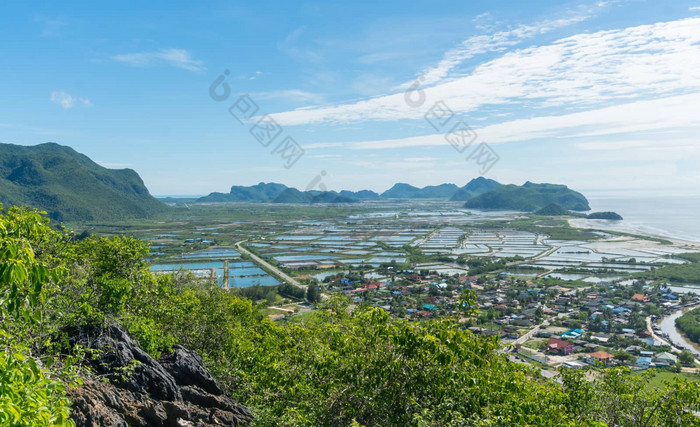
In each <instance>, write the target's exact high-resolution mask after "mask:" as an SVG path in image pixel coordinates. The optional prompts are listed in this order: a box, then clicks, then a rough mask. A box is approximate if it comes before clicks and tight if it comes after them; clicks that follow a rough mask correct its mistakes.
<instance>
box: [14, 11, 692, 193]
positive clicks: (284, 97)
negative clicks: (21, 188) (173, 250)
mask: <svg viewBox="0 0 700 427" xmlns="http://www.w3.org/2000/svg"><path fill="white" fill-rule="evenodd" d="M0 36H1V40H2V41H1V42H0V55H1V56H2V58H3V67H1V68H0V94H1V95H2V99H3V101H4V102H3V103H2V105H0V142H6V143H15V144H23V145H34V144H38V143H42V142H47V141H53V142H58V143H60V144H64V145H69V146H71V147H73V148H75V149H76V150H78V151H80V152H82V153H84V154H86V155H88V156H90V157H91V158H92V159H94V160H96V161H98V162H99V163H101V164H102V165H104V166H106V167H114V168H122V167H129V168H133V169H135V170H136V171H137V172H139V174H140V175H141V176H142V178H143V179H144V181H145V183H146V185H147V186H148V187H149V189H150V190H151V192H152V193H153V194H159V195H166V194H206V193H209V192H211V191H228V188H230V186H231V185H250V184H255V183H258V182H261V181H265V182H271V181H272V182H282V183H285V184H287V185H292V186H296V187H299V188H306V187H307V185H308V184H309V183H310V182H312V181H314V178H315V177H317V176H319V175H320V174H321V173H322V171H323V172H324V173H323V179H322V180H321V181H320V183H321V184H322V185H323V186H325V188H328V189H336V190H339V189H351V190H359V189H363V188H369V189H372V190H376V191H383V190H385V189H387V188H388V187H389V186H391V185H392V184H393V183H394V182H407V183H410V184H413V185H418V186H423V185H430V184H439V183H442V182H454V183H456V184H458V185H464V184H465V183H466V182H467V181H469V180H470V179H471V178H474V177H476V176H478V175H479V174H480V172H481V171H480V166H479V165H478V164H477V163H476V162H474V161H473V160H474V158H473V157H472V158H471V159H470V160H468V159H467V156H468V155H469V154H470V153H472V152H473V150H475V149H476V148H477V147H478V146H479V144H481V143H486V144H488V147H490V149H491V150H493V152H495V153H496V154H497V156H498V157H499V161H498V162H497V163H495V164H494V165H493V166H492V167H491V168H490V169H489V170H488V171H487V172H486V173H485V176H487V177H489V178H493V179H496V180H499V181H501V182H505V183H522V182H524V181H526V180H531V181H534V182H556V183H565V184H568V185H569V186H571V187H573V188H575V189H578V190H581V191H589V192H594V191H596V192H603V191H610V192H645V193H661V194H667V195H668V194H678V195H681V194H693V195H699V193H700V190H698V189H700V168H698V165H699V164H700V144H699V142H700V138H699V135H700V0H694V1H673V2H658V1H643V0H638V1H635V0H627V1H625V0H619V1H613V0H608V1H563V2H550V1H528V2H521V1H508V2H506V1H492V2H475V1H463V2H454V1H451V2H446V1H435V0H432V1H415V2H410V4H406V2H402V1H383V2H368V1H356V2H329V1H324V2H292V1H286V2H281V1H280V2H269V1H260V2H218V1H213V2H202V3H201V4H195V3H194V2H176V1H170V2H129V1H124V2H120V3H119V4H115V5H112V6H104V5H100V6H99V7H97V6H96V5H95V3H94V2H71V5H70V6H69V5H65V4H61V3H59V2H46V3H43V2H41V3H40V2H31V3H30V2H19V1H17V2H14V1H8V2H3V4H2V5H1V6H0ZM225 70H228V73H227V74H226V75H225V76H226V78H225V80H224V81H225V83H226V84H227V85H228V87H229V88H230V96H229V97H228V98H227V99H226V100H223V101H215V100H214V99H212V98H211V97H210V94H209V92H210V87H211V86H212V83H213V82H214V81H215V80H216V79H217V78H218V77H219V76H222V75H224V74H223V73H224V71H225ZM417 79H420V80H418V81H419V83H420V85H419V86H418V87H417V90H419V91H420V92H421V93H422V94H423V95H424V97H425V98H424V100H423V102H422V103H420V105H417V104H415V103H414V104H413V105H411V104H410V103H408V102H407V101H406V97H405V93H406V91H407V90H409V87H411V84H412V83H413V82H416V81H417ZM216 89H217V90H218V92H216V93H221V90H223V89H222V87H221V86H217V87H216ZM414 89H415V87H414ZM411 93H417V92H415V91H414V92H411ZM241 95H248V98H246V99H248V100H250V101H251V102H254V103H255V105H256V106H257V110H256V112H255V114H254V115H252V117H251V119H250V120H248V121H244V122H243V123H239V122H238V121H237V120H236V119H235V118H234V117H233V116H232V115H231V114H230V113H229V108H230V107H231V106H232V105H237V106H240V105H241V104H236V102H237V100H239V96H241ZM435 105H438V106H439V107H440V108H441V109H439V110H435V109H434V108H433V107H434V106H435ZM445 108H449V111H450V112H451V113H450V114H451V116H450V117H451V119H450V120H449V121H447V123H446V124H444V125H443V124H441V123H440V124H439V125H438V126H436V127H433V126H431V123H429V121H428V120H426V114H427V115H428V117H429V118H430V119H431V120H432V122H433V124H435V123H436V120H437V119H436V117H437V116H436V115H435V114H437V113H436V111H441V112H443V113H444V112H445V111H446V110H445ZM431 112H432V113H433V114H432V115H431ZM445 117H447V116H444V115H442V116H440V118H441V119H445ZM262 118H264V119H265V120H267V119H270V118H271V119H272V120H274V121H275V123H276V124H277V126H278V128H279V129H281V133H280V134H279V136H278V137H277V138H276V139H275V140H273V141H272V142H270V143H269V145H267V146H266V147H265V146H263V145H261V144H260V143H259V142H258V141H257V140H256V138H255V137H254V136H253V135H252V134H251V132H250V131H251V127H252V126H254V124H255V123H256V122H257V121H258V120H259V119H262ZM457 123H462V124H466V125H468V126H469V128H470V129H471V130H472V131H473V132H474V134H470V135H471V138H472V139H473V142H472V144H471V145H469V146H468V147H466V148H465V149H464V150H463V151H462V152H459V151H458V150H456V149H455V148H454V147H453V146H451V145H450V144H449V143H448V142H447V141H446V138H445V135H446V134H448V133H449V132H450V129H452V126H453V125H455V124H457ZM474 135H476V136H475V138H473V137H474ZM287 137H288V138H292V139H293V140H294V141H295V142H296V143H297V144H298V146H299V147H301V148H303V150H304V151H303V155H301V157H299V158H298V160H297V161H296V162H294V164H293V165H292V166H291V167H285V166H289V163H290V162H291V161H288V162H285V159H283V158H282V154H284V150H280V148H279V144H280V143H281V142H282V141H283V139H284V138H287ZM472 139H470V141H471V140H472ZM287 141H289V140H287ZM265 142H267V141H265Z"/></svg>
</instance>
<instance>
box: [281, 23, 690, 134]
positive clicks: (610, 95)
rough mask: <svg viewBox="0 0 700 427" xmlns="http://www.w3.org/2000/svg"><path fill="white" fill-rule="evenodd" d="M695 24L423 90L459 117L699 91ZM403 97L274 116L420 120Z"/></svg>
mask: <svg viewBox="0 0 700 427" xmlns="http://www.w3.org/2000/svg"><path fill="white" fill-rule="evenodd" d="M698 27H700V18H688V19H683V20H678V21H671V22H663V23H657V24H653V25H643V26H638V27H631V28H626V29H620V30H610V31H600V32H596V33H590V34H589V33H584V34H578V35H575V36H572V37H567V38H564V39H560V40H558V41H556V42H554V43H551V44H549V45H544V46H534V47H530V48H526V49H520V50H516V51H512V52H508V53H506V54H504V55H503V56H501V57H499V58H496V59H493V60H491V61H488V62H485V63H483V64H481V65H480V66H478V67H476V68H475V69H474V71H473V72H471V73H470V74H469V75H467V76H464V77H460V78H456V79H453V80H449V81H446V82H443V83H440V84H437V85H435V86H433V87H430V88H427V89H425V93H426V96H427V99H428V102H429V103H433V102H436V101H438V100H442V101H445V102H446V103H447V105H449V107H450V108H451V109H453V110H454V111H455V112H457V113H473V114H476V113H477V112H478V110H479V109H480V108H483V107H490V106H494V105H508V106H510V107H520V108H528V109H543V108H551V107H557V108H567V109H569V110H570V111H571V110H575V109H577V108H578V109H583V108H589V109H590V108H592V107H596V106H604V105H606V104H607V105H610V104H611V103H619V102H625V101H629V100H634V99H637V98H640V97H646V98H649V97H662V96H668V95H672V94H674V93H678V92H680V91H684V92H692V91H697V90H700V32H699V31H697V28H698ZM422 114H423V111H421V109H414V108H410V107H409V106H408V105H406V103H405V100H404V97H403V93H396V94H392V95H386V96H379V97H375V98H371V99H367V100H363V101H359V102H355V103H350V104H341V105H336V106H330V107H323V108H305V109H297V110H293V111H288V112H283V113H278V114H275V115H273V116H274V118H275V119H276V120H277V121H278V122H279V123H280V124H283V125H301V124H309V123H320V122H330V123H348V122H358V121H359V122H361V121H370V120H380V121H382V120H383V121H395V120H400V119H420V118H421V117H422Z"/></svg>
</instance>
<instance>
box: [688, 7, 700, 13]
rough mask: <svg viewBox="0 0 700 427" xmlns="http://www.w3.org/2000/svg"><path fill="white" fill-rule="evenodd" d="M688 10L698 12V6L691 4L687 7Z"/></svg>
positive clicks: (699, 8)
mask: <svg viewBox="0 0 700 427" xmlns="http://www.w3.org/2000/svg"><path fill="white" fill-rule="evenodd" d="M688 11H690V12H700V6H692V7H689V8H688Z"/></svg>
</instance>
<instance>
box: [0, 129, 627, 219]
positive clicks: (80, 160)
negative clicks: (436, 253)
mask: <svg viewBox="0 0 700 427" xmlns="http://www.w3.org/2000/svg"><path fill="white" fill-rule="evenodd" d="M387 199H405V200H426V199H436V200H451V201H456V202H465V205H464V206H465V207H466V208H471V209H493V210H517V211H525V212H536V211H539V212H538V213H539V214H542V215H566V213H567V212H568V211H587V210H589V209H590V207H589V205H588V200H586V198H585V197H584V196H583V195H582V194H581V193H578V192H576V191H573V190H571V189H569V188H568V187H566V186H565V185H555V184H534V183H531V182H526V183H525V184H524V185H521V186H518V185H512V184H510V185H503V184H500V183H498V182H496V181H494V180H491V179H486V178H483V177H479V178H475V179H472V180H471V181H469V183H467V184H466V185H465V186H463V187H458V186H457V185H455V184H440V185H430V186H427V187H423V188H418V187H414V186H412V185H409V184H406V183H398V184H395V185H393V186H392V187H391V188H390V189H388V190H386V191H384V192H383V193H381V194H378V193H376V192H374V191H371V190H361V191H348V190H343V191H340V192H335V191H319V190H310V191H301V190H298V189H296V188H292V187H287V186H286V185H284V184H277V183H263V182H261V183H259V184H257V185H252V186H240V185H235V186H233V187H231V191H230V192H228V193H211V194H209V195H208V196H204V197H200V198H198V199H195V200H188V203H191V202H194V203H220V202H248V203H296V204H315V203H330V204H339V203H359V202H362V201H369V200H387ZM174 200H175V199H172V200H168V201H169V202H172V201H174ZM0 203H3V204H4V205H5V206H9V205H29V206H33V207H37V208H40V209H42V210H46V211H47V212H48V214H49V216H50V217H51V218H53V219H55V220H59V221H60V220H62V221H85V220H109V219H131V218H146V217H150V216H153V215H155V214H157V213H161V212H165V211H167V210H168V206H167V205H166V204H164V203H161V202H160V201H158V200H157V199H155V198H154V197H152V196H151V195H150V193H149V192H148V189H147V188H146V186H145V185H144V183H143V181H142V180H141V178H140V177H139V175H138V174H137V173H136V172H134V171H133V170H131V169H121V170H113V169H106V168H104V167H102V166H100V165H98V164H97V163H95V162H93V161H92V160H90V159H89V158H88V157H87V156H85V155H83V154H80V153H78V152H76V151H75V150H73V149H72V148H70V147H65V146H61V145H58V144H54V143H47V144H41V145H36V146H31V147H27V146H19V145H11V144H0ZM595 216H596V217H597V218H600V219H617V218H616V214H613V213H609V212H605V213H596V214H595Z"/></svg>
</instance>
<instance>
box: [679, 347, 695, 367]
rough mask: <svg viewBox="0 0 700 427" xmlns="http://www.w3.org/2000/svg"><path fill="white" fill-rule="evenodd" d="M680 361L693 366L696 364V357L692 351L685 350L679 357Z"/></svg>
mask: <svg viewBox="0 0 700 427" xmlns="http://www.w3.org/2000/svg"><path fill="white" fill-rule="evenodd" d="M678 361H679V362H681V364H683V365H686V366H692V365H694V364H695V357H694V356H693V353H691V352H690V351H688V350H683V351H681V354H679V355H678Z"/></svg>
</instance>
